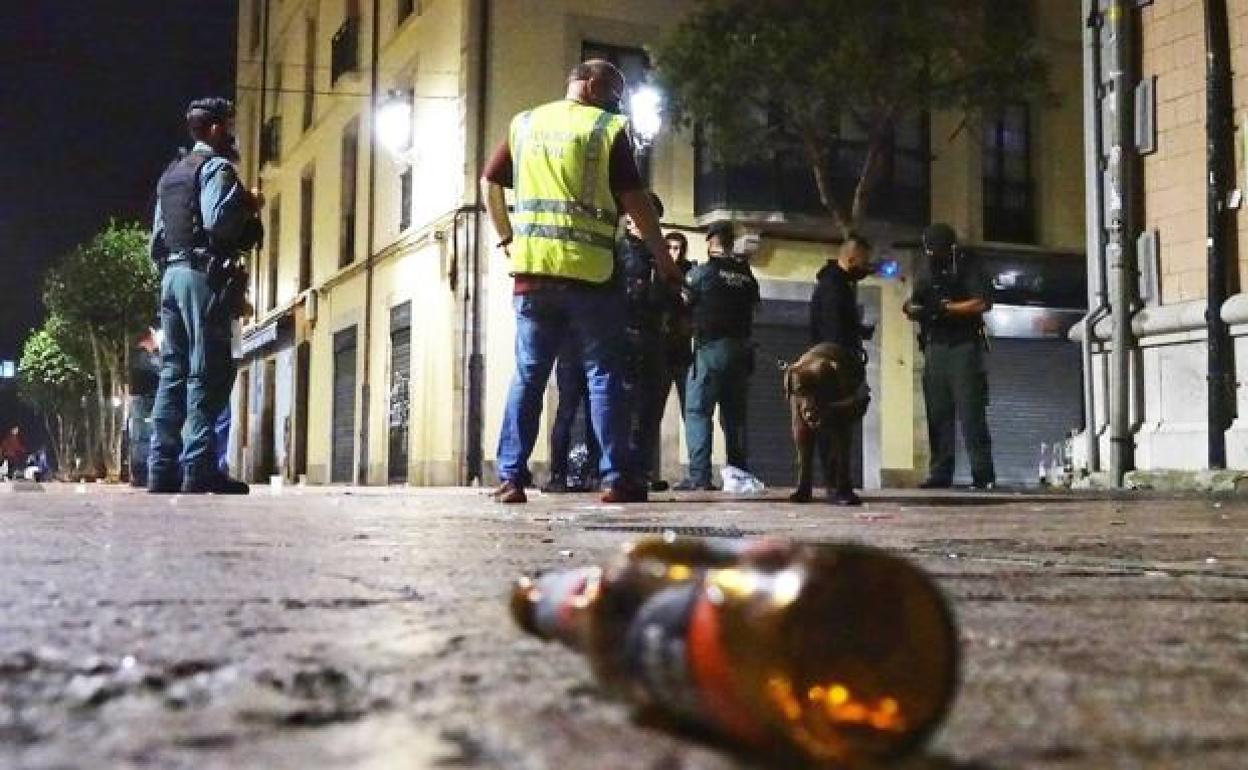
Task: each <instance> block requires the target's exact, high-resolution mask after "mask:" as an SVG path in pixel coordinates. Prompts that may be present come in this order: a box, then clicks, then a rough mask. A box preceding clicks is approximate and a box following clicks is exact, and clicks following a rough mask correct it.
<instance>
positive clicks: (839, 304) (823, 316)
mask: <svg viewBox="0 0 1248 770" xmlns="http://www.w3.org/2000/svg"><path fill="white" fill-rule="evenodd" d="M815 281H816V283H815V292H814V294H812V295H811V298H810V343H811V344H812V345H818V344H819V343H821V342H831V343H834V344H836V345H840V346H841V347H843V348H845V349H846V350H854V351H861V350H862V332H863V329H862V323H861V319H860V318H859V312H858V286H857V283H855V282H854V281H851V280H849V276H848V275H846V273H845V271H844V270H842V269H841V266H840V265H838V264H837V263H835V262H829V263H828V264H826V265H824V266H823V269H821V270H820V271H819V273H818V275H816V277H815Z"/></svg>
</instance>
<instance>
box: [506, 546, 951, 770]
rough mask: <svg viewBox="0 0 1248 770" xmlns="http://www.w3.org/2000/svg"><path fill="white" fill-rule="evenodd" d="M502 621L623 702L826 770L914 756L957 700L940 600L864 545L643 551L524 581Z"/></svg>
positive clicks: (928, 586) (919, 576)
mask: <svg viewBox="0 0 1248 770" xmlns="http://www.w3.org/2000/svg"><path fill="white" fill-rule="evenodd" d="M512 612H513V614H514V615H515V617H516V620H517V622H519V624H520V625H521V626H522V627H523V628H524V629H525V630H527V631H529V632H530V633H532V634H535V635H537V636H539V637H541V638H543V639H559V640H560V641H563V642H564V643H565V644H568V645H569V646H571V647H573V648H574V649H576V650H579V651H581V652H582V653H584V654H585V655H586V656H587V657H588V658H589V661H590V663H591V665H592V667H593V670H594V673H595V674H596V675H597V677H598V678H599V680H600V681H601V682H602V683H603V684H604V685H605V686H606V687H607V688H608V689H610V690H612V691H613V692H615V693H616V694H618V695H621V696H622V697H624V698H627V699H629V700H631V701H633V702H634V703H637V704H639V705H641V706H643V707H647V708H655V709H659V710H661V711H663V712H666V713H667V714H669V715H671V716H674V717H676V718H678V719H680V720H683V721H687V722H692V723H695V724H698V725H701V726H704V727H709V728H711V729H713V730H716V731H717V732H719V733H721V734H723V735H725V736H727V737H729V738H731V739H733V740H735V741H737V742H740V743H742V744H745V745H747V746H749V747H752V748H755V749H759V750H767V751H776V750H779V751H785V752H796V753H800V754H802V755H805V756H807V757H810V758H812V759H816V760H819V761H823V762H829V763H833V764H844V765H852V764H857V763H859V762H861V761H864V760H875V759H883V758H888V757H892V756H896V755H898V754H901V753H904V752H905V751H907V750H910V749H912V748H914V747H915V746H917V745H918V744H920V743H921V742H922V741H923V740H924V739H925V738H926V737H927V736H928V735H930V733H931V732H932V730H933V729H934V728H935V727H936V726H937V724H938V723H939V722H940V719H941V718H942V717H943V716H944V714H945V712H946V710H947V709H948V706H949V703H950V702H951V701H952V699H953V694H954V690H955V688H956V685H957V663H958V646H957V636H956V631H955V628H954V624H953V620H952V616H951V614H950V611H949V608H948V605H947V604H946V603H945V600H944V599H943V597H942V596H941V594H940V592H939V590H938V589H937V588H936V586H935V585H934V584H933V583H932V581H931V580H930V579H929V578H928V577H927V576H926V575H925V574H924V573H923V572H921V571H920V570H919V569H918V568H917V567H915V566H914V565H912V564H910V563H909V562H907V561H905V560H903V559H900V558H897V557H895V556H891V555H889V554H887V553H885V552H883V551H880V550H877V549H874V548H868V547H865V546H858V545H805V544H794V543H785V542H777V541H760V542H753V543H748V542H747V543H729V542H726V541H706V540H696V539H690V538H671V537H668V538H651V539H646V540H642V541H640V542H638V543H635V544H633V545H631V546H629V547H628V548H626V550H625V553H624V554H623V556H622V557H621V558H619V559H618V560H616V561H614V562H612V563H610V564H608V565H606V566H605V567H589V568H584V569H579V570H571V571H567V572H559V573H551V574H548V575H543V576H541V577H539V578H537V579H536V580H531V579H528V578H522V579H521V580H520V581H519V583H518V584H517V586H516V589H515V591H514V593H513V596H512Z"/></svg>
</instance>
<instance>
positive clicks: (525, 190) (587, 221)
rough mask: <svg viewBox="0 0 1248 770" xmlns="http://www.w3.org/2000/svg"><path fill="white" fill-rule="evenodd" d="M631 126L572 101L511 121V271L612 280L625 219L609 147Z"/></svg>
mask: <svg viewBox="0 0 1248 770" xmlns="http://www.w3.org/2000/svg"><path fill="white" fill-rule="evenodd" d="M626 125H627V121H626V120H625V118H623V117H622V116H620V115H614V114H612V113H610V112H607V111H605V110H601V109H599V108H597V107H592V106H590V105H587V104H581V103H580V102H575V101H572V100H570V99H567V100H563V101H558V102H551V103H550V104H544V105H542V106H541V107H537V108H535V109H532V110H529V111H528V112H522V113H520V114H519V115H517V116H516V117H514V118H512V121H511V133H510V137H509V141H510V147H511V157H512V163H513V169H514V179H515V215H514V216H513V218H512V221H513V224H514V228H513V229H514V242H513V245H512V249H511V262H512V272H514V273H524V274H529V275H548V276H554V277H559V278H572V279H576V280H580V281H588V282H590V283H603V282H605V281H607V280H608V279H609V278H610V277H611V271H612V253H613V249H614V247H615V233H616V227H617V225H618V224H619V218H620V215H619V211H618V210H617V209H616V203H615V197H614V196H613V195H612V194H611V173H610V166H611V147H612V145H613V144H614V143H615V140H616V137H618V136H619V134H620V132H621V131H623V130H624V129H625V126H626Z"/></svg>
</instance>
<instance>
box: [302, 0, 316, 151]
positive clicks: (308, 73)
mask: <svg viewBox="0 0 1248 770" xmlns="http://www.w3.org/2000/svg"><path fill="white" fill-rule="evenodd" d="M315 118H316V17H314V16H309V17H308V19H307V21H306V22H305V24H304V41H303V130H304V131H307V130H308V129H309V128H311V127H312V121H313V120H314V119H315Z"/></svg>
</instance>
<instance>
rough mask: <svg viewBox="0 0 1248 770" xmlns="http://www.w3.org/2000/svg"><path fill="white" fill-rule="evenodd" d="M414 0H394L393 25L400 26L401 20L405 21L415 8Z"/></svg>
mask: <svg viewBox="0 0 1248 770" xmlns="http://www.w3.org/2000/svg"><path fill="white" fill-rule="evenodd" d="M415 6H416V2H415V0H396V3H395V9H394V26H396V27H400V26H402V25H403V22H405V21H407V17H408V16H411V15H412V11H413V10H415Z"/></svg>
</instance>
